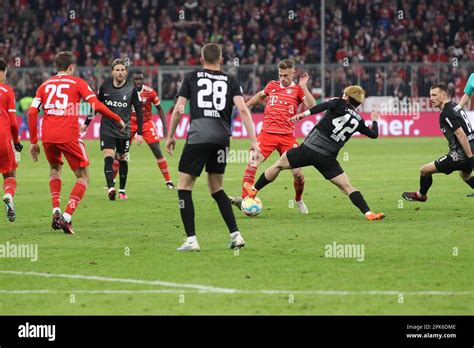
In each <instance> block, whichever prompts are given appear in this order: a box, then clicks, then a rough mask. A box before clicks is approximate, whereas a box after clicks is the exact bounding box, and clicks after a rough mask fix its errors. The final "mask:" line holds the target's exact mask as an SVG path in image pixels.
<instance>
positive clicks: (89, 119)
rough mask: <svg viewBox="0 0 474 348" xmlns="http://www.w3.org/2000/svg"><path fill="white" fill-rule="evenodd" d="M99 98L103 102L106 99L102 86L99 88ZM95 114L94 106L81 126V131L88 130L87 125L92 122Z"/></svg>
mask: <svg viewBox="0 0 474 348" xmlns="http://www.w3.org/2000/svg"><path fill="white" fill-rule="evenodd" d="M97 99H98V100H99V101H100V102H101V103H102V102H103V101H104V92H103V90H102V86H100V88H99V94H98V95H97ZM94 116H95V110H94V108H92V110H91V112H90V114H89V115H87V117H86V120H85V121H84V124H83V125H82V126H81V132H85V131H86V130H87V127H89V125H90V124H91V122H92V120H93V119H94Z"/></svg>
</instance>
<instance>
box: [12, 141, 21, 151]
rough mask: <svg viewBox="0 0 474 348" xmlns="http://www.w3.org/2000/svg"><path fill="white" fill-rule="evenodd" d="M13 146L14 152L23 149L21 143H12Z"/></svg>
mask: <svg viewBox="0 0 474 348" xmlns="http://www.w3.org/2000/svg"><path fill="white" fill-rule="evenodd" d="M13 146H15V150H16V152H21V150H23V145H21V143H16V144H13Z"/></svg>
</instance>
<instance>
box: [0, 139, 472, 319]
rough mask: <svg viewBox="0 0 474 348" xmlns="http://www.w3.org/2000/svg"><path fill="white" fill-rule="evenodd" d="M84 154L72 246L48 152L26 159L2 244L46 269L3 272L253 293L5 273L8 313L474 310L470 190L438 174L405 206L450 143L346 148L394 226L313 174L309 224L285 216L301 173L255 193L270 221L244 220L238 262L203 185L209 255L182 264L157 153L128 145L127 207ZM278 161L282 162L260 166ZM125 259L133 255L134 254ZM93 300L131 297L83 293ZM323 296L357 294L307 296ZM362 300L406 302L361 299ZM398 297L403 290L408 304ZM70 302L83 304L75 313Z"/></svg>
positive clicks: (350, 163) (362, 185)
mask: <svg viewBox="0 0 474 348" xmlns="http://www.w3.org/2000/svg"><path fill="white" fill-rule="evenodd" d="M163 145H164V144H162V147H163ZM182 145H183V142H179V144H178V149H177V151H176V157H173V158H168V160H169V164H170V168H171V173H172V175H173V178H174V179H175V181H177V180H176V179H177V163H178V159H179V154H180V153H181V148H182ZM87 146H88V152H89V155H90V158H91V166H90V169H91V177H92V179H91V184H90V185H89V189H88V191H87V194H86V197H85V199H84V200H83V201H82V202H81V205H80V207H79V208H78V210H77V212H76V214H75V215H74V226H75V231H76V234H75V235H74V236H66V235H64V234H63V233H62V232H58V231H52V230H51V228H50V218H51V217H50V213H51V206H50V196H49V186H48V165H47V163H46V160H45V158H44V154H41V159H40V162H39V163H36V164H33V163H32V162H31V160H30V159H29V158H28V156H27V154H26V151H25V153H24V154H23V158H22V162H21V166H20V168H19V170H18V191H17V196H16V197H15V202H16V205H17V215H18V218H17V221H16V222H15V223H14V224H10V223H8V222H7V221H6V219H2V220H1V221H0V244H3V243H6V242H7V241H9V242H10V243H15V244H37V245H38V248H39V259H38V261H37V262H31V261H30V260H29V259H13V258H0V270H10V271H22V272H28V271H30V272H40V273H45V272H49V273H51V274H53V275H54V274H68V275H83V276H100V277H110V278H124V279H136V280H146V281H155V280H159V281H165V282H173V283H178V284H198V285H204V286H212V287H219V288H228V289H237V290H245V291H248V292H247V293H242V292H236V293H214V292H211V293H210V292H198V291H196V290H194V289H192V288H181V287H179V286H174V287H173V286H172V287H166V286H160V285H152V284H135V283H125V282H123V283H120V282H113V281H102V280H84V279H70V278H46V277H39V276H33V275H18V274H5V273H0V314H78V315H81V314H82V315H86V314H289V315H297V314H303V315H312V314H434V315H437V314H472V313H473V311H474V295H473V291H474V286H473V279H474V267H473V264H474V256H473V255H474V237H473V230H472V211H473V204H474V200H472V199H469V198H466V197H465V196H466V194H467V193H469V192H470V191H471V190H470V189H469V188H468V186H467V185H465V184H464V183H462V182H461V181H460V179H459V177H458V176H457V174H453V175H451V176H445V175H437V176H436V177H435V179H434V185H433V187H432V190H431V191H430V195H429V196H430V199H429V201H428V202H427V203H424V204H419V203H409V202H405V201H403V202H402V201H401V200H400V199H401V196H400V194H401V192H402V191H406V190H416V189H417V188H418V170H419V167H420V166H421V165H422V164H424V163H427V162H429V161H431V160H434V159H436V158H437V157H439V156H441V155H442V154H444V153H445V152H446V150H447V145H446V144H445V141H444V140H443V139H441V138H424V139H421V138H420V139H387V138H386V139H379V140H376V141H371V140H369V139H354V140H352V141H351V142H350V143H349V144H348V145H347V146H346V147H345V148H344V149H343V151H341V154H340V158H339V159H340V162H341V164H342V166H343V167H344V169H345V170H346V172H347V173H348V175H349V177H350V178H351V181H352V183H353V185H354V186H355V187H357V188H358V189H359V190H361V192H362V193H363V194H364V196H365V198H366V200H367V202H368V203H369V205H370V207H371V208H372V209H373V210H374V211H377V212H380V211H381V212H384V213H385V214H386V215H387V218H386V219H385V220H384V221H377V222H368V221H365V220H364V219H363V216H362V215H361V214H360V212H359V211H358V210H357V209H356V208H355V207H353V206H352V204H351V203H350V201H349V199H348V198H347V197H345V196H344V195H343V194H342V193H340V192H339V191H338V190H337V189H336V188H335V187H334V186H332V185H331V184H330V183H328V182H326V181H325V180H324V179H323V178H322V176H321V175H320V174H319V173H318V172H316V171H315V170H314V168H305V170H304V173H305V178H306V187H305V193H304V200H305V201H306V203H307V205H308V207H309V209H310V214H309V215H307V216H303V215H299V214H298V212H297V211H296V210H295V209H290V208H289V200H291V199H292V198H293V194H294V192H293V183H292V178H291V174H290V173H289V172H285V173H283V174H282V175H281V176H280V177H279V178H278V179H277V181H275V182H274V183H273V184H271V185H270V186H268V187H267V188H266V189H265V190H263V191H261V192H260V193H259V197H260V198H261V199H262V201H263V205H264V210H263V212H262V214H261V215H260V216H258V217H255V218H247V217H245V216H244V215H243V214H241V213H240V212H237V211H236V216H237V220H238V224H239V228H240V230H241V231H242V234H243V236H244V237H245V239H246V242H247V246H246V248H245V249H244V250H241V251H240V253H238V254H235V253H234V252H233V251H230V250H228V249H227V243H228V235H227V230H226V228H225V224H224V222H223V221H222V219H221V217H220V214H219V212H218V209H217V206H216V204H215V203H214V201H213V200H212V198H211V197H210V195H209V194H208V192H207V185H206V183H205V177H201V178H200V179H199V180H198V182H197V184H196V187H195V190H194V193H193V197H194V204H195V209H196V228H197V234H198V238H199V243H200V245H201V252H199V253H178V252H176V251H175V249H176V247H178V246H179V245H180V243H181V242H182V237H183V227H182V223H181V219H180V215H179V210H178V207H177V194H176V192H175V191H169V190H168V189H167V188H166V187H165V185H164V181H163V179H162V177H161V174H160V173H159V171H158V168H157V166H156V163H155V161H154V160H153V157H152V154H151V152H150V150H149V149H148V147H147V146H146V145H145V146H140V147H138V146H135V145H134V146H133V147H132V150H131V162H130V173H129V181H128V187H127V193H128V195H129V198H130V199H129V200H128V201H116V202H110V201H108V200H107V198H106V192H105V190H104V178H103V172H102V167H103V162H102V158H101V154H100V151H99V146H98V143H97V142H89V143H88V144H87ZM247 146H248V143H247V142H246V141H233V143H232V148H233V149H245V148H246V147H247ZM344 157H345V159H348V160H347V161H344V160H343V159H344ZM276 158H277V157H276V155H275V154H274V155H273V156H272V157H271V158H270V159H269V160H268V161H267V163H264V165H263V167H268V165H269V164H270V163H272V162H274V160H275V159H276ZM244 168H245V164H243V163H239V164H229V165H228V166H227V173H226V180H225V189H226V192H227V193H228V194H238V193H239V192H240V185H241V178H242V175H243V172H244ZM260 173H261V170H259V172H258V175H259V174H260ZM73 182H74V178H73V174H72V173H71V172H70V170H69V169H68V168H65V170H64V173H63V192H62V203H63V204H62V206H63V207H64V205H65V203H66V201H67V196H68V194H69V192H70V189H71V187H72V185H73ZM333 242H337V243H338V244H362V245H364V248H365V258H364V261H362V262H359V261H357V260H356V259H354V258H327V257H325V255H324V252H325V245H326V244H332V243H333ZM126 248H130V256H126V255H125V251H126ZM453 248H458V250H459V254H458V256H453ZM6 290H7V291H6ZM11 290H50V291H52V293H46V294H31V293H29V294H28V293H22V294H18V293H11V292H8V291H11ZM90 290H130V292H129V293H96V294H92V293H87V292H84V291H90ZM134 290H137V291H143V290H172V291H174V292H171V293H143V292H141V293H140V292H133V291H134ZM258 290H287V291H288V292H287V293H271V294H269V293H261V292H256V291H258ZM319 290H327V291H349V292H356V293H350V294H346V295H342V294H332V295H329V294H321V293H298V291H319ZM2 291H3V293H2ZM364 291H396V293H393V294H367V293H365V294H364V293H357V292H364ZM419 291H449V292H456V293H458V292H467V294H459V293H458V294H451V295H429V294H417V293H416V292H419ZM293 292H294V293H293ZM413 292H414V294H410V293H413ZM398 293H404V296H403V303H399V295H398ZM71 294H74V295H75V303H70V302H71V301H70V299H71V296H70V295H71ZM182 294H184V303H182V302H183V297H182ZM291 294H293V295H294V301H293V303H290V301H289V296H290V295H291Z"/></svg>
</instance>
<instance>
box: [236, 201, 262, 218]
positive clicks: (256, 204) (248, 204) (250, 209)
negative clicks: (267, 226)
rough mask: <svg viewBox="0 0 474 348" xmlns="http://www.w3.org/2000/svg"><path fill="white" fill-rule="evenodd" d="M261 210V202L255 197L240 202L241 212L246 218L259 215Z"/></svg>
mask: <svg viewBox="0 0 474 348" xmlns="http://www.w3.org/2000/svg"><path fill="white" fill-rule="evenodd" d="M262 208H263V206H262V201H261V200H260V198H258V197H255V198H251V197H245V198H244V199H243V200H242V206H241V209H242V212H243V213H244V214H245V215H247V216H256V215H258V214H260V213H261V211H262Z"/></svg>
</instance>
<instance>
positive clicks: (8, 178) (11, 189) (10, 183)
mask: <svg viewBox="0 0 474 348" xmlns="http://www.w3.org/2000/svg"><path fill="white" fill-rule="evenodd" d="M16 185H17V183H16V175H15V171H14V170H13V171H11V172H8V173H3V191H4V196H3V203H5V210H6V213H7V219H8V221H10V222H14V221H15V220H16V210H15V204H14V203H13V197H14V196H15V192H16Z"/></svg>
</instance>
